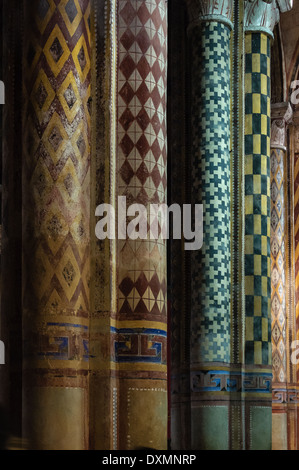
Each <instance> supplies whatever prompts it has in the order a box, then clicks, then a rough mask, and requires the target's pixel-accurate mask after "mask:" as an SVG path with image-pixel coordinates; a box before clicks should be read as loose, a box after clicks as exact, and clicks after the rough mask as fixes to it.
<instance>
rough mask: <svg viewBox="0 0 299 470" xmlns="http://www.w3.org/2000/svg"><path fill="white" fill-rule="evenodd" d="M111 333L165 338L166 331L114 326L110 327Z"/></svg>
mask: <svg viewBox="0 0 299 470" xmlns="http://www.w3.org/2000/svg"><path fill="white" fill-rule="evenodd" d="M110 331H111V333H115V334H121V335H155V336H163V337H164V338H167V331H163V330H155V329H153V328H119V329H118V328H115V327H113V326H111V327H110Z"/></svg>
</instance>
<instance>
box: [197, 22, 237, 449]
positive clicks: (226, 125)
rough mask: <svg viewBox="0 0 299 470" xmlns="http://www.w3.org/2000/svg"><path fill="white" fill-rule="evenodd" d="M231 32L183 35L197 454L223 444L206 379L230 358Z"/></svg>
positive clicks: (205, 26) (210, 25) (202, 30)
mask: <svg viewBox="0 0 299 470" xmlns="http://www.w3.org/2000/svg"><path fill="white" fill-rule="evenodd" d="M231 29H232V24H231V21H230V19H229V18H226V17H224V16H221V15H203V16H200V17H199V19H198V20H197V21H195V22H193V24H191V25H190V29H189V38H190V46H191V49H192V56H191V62H192V67H191V91H190V109H191V122H190V128H191V131H190V134H191V135H190V138H191V147H190V150H191V153H190V155H191V156H190V158H191V182H192V204H193V205H194V204H202V205H203V246H202V249H201V250H199V251H194V252H192V254H191V332H190V333H191V338H190V361H191V407H192V409H191V421H192V431H191V441H192V443H191V445H192V448H193V449H202V450H226V449H229V445H230V444H229V442H230V436H229V394H228V393H222V392H221V390H219V387H217V385H216V387H215V384H216V382H215V383H212V382H213V381H212V382H209V381H210V377H211V376H210V372H211V370H219V367H220V368H221V367H222V369H223V373H224V376H226V374H229V370H230V360H231V354H230V352H231V305H230V302H231V298H230V297H231V219H230V211H231V207H230V206H231V175H230V165H231V162H230V113H231V109H230V102H231V100H230V76H231V75H230V40H231ZM207 382H209V384H208V383H207ZM210 386H211V387H212V389H213V392H212V393H211V392H210V391H209V388H210ZM216 396H217V397H216ZM215 399H216V401H217V404H216V402H215Z"/></svg>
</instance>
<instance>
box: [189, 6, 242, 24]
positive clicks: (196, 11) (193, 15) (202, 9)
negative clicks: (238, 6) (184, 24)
mask: <svg viewBox="0 0 299 470" xmlns="http://www.w3.org/2000/svg"><path fill="white" fill-rule="evenodd" d="M186 3H187V7H188V12H189V20H190V26H191V25H193V26H194V25H195V24H198V23H200V22H203V21H219V22H220V23H224V24H226V25H228V26H229V27H230V28H231V29H232V27H233V24H232V14H233V0H186Z"/></svg>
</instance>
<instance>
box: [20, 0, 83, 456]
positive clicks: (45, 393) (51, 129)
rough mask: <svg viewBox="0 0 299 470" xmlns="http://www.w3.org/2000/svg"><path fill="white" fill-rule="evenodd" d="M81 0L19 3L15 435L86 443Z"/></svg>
mask: <svg viewBox="0 0 299 470" xmlns="http://www.w3.org/2000/svg"><path fill="white" fill-rule="evenodd" d="M89 15H90V2H89V1H88V0H61V1H59V0H55V1H54V0H35V1H33V2H26V6H25V45H24V58H23V60H24V90H23V96H24V114H23V117H24V125H23V260H24V264H23V336H24V363H23V364H24V374H23V375H24V392H23V403H24V423H23V432H24V436H25V437H27V438H28V439H29V440H30V445H31V446H33V447H34V448H38V449H48V448H50V449H84V448H86V447H87V445H88V433H87V426H88V414H87V399H88V394H87V392H88V325H89V324H88V321H89V319H88V317H89V238H90V235H89V231H90V228H89V212H90V208H89V204H90V194H89V192H90V189H89V188H90V182H89V179H90V174H89V173H90V171H89V167H90V109H89V107H90V100H89V98H90V31H89Z"/></svg>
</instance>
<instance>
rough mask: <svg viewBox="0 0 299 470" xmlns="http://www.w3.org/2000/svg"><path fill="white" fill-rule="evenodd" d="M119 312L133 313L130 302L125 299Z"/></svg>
mask: <svg viewBox="0 0 299 470" xmlns="http://www.w3.org/2000/svg"><path fill="white" fill-rule="evenodd" d="M119 313H133V311H132V309H131V307H130V304H129V302H128V301H127V300H125V301H124V303H123V305H122V307H121V309H120V311H119Z"/></svg>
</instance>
